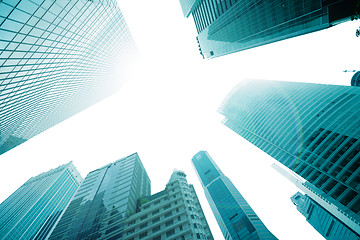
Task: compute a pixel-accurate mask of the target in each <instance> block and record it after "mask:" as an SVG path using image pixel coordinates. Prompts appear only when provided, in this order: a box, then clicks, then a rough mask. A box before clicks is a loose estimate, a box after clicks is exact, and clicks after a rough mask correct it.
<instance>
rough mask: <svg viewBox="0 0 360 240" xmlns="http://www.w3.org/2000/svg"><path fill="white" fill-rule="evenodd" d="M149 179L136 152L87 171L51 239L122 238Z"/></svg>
mask: <svg viewBox="0 0 360 240" xmlns="http://www.w3.org/2000/svg"><path fill="white" fill-rule="evenodd" d="M147 195H150V179H149V177H148V175H147V173H146V170H145V168H144V166H143V165H142V163H141V160H140V158H139V156H138V154H137V153H135V154H132V155H130V156H128V157H125V158H122V159H120V160H117V161H116V162H114V163H110V164H108V165H106V166H104V167H101V168H99V169H96V170H94V171H92V172H90V173H89V174H88V175H87V176H86V178H85V180H84V182H83V183H82V184H81V186H80V188H79V190H78V191H77V192H76V194H75V196H74V198H73V199H72V200H71V202H70V204H69V207H68V208H67V209H66V211H65V213H64V215H63V216H62V218H61V220H60V221H59V223H58V224H57V225H56V228H55V229H54V231H53V232H52V234H51V236H50V239H56V240H59V239H74V240H75V239H82V240H83V239H121V237H122V235H123V229H124V221H125V220H126V218H127V217H128V216H129V215H130V214H131V213H134V212H135V210H136V203H137V200H138V199H139V198H141V197H143V196H147Z"/></svg>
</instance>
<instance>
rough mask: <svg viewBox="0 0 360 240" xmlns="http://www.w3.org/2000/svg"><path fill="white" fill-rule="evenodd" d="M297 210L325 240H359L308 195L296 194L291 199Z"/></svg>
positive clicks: (358, 237)
mask: <svg viewBox="0 0 360 240" xmlns="http://www.w3.org/2000/svg"><path fill="white" fill-rule="evenodd" d="M291 201H292V202H293V203H294V204H295V205H296V208H297V210H298V211H299V212H300V213H301V214H302V215H304V217H306V221H308V222H309V223H310V224H311V225H312V226H313V227H314V228H315V229H316V230H317V231H318V232H319V233H320V234H321V235H322V236H323V237H324V238H325V239H326V240H339V239H342V240H360V235H359V234H357V233H355V232H354V231H352V230H351V229H349V228H348V227H347V226H346V225H345V224H344V223H342V222H341V221H340V220H339V219H338V218H336V217H334V216H333V215H332V214H331V213H330V212H328V211H327V210H326V209H324V208H323V207H321V206H320V205H319V204H318V203H317V202H316V201H314V200H313V199H312V198H310V197H309V196H308V195H303V194H301V193H300V192H297V193H296V194H295V195H293V196H292V197H291Z"/></svg>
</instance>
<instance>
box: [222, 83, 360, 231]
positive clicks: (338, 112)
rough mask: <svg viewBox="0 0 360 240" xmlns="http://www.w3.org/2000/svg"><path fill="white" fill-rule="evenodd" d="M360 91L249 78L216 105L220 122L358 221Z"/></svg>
mask: <svg viewBox="0 0 360 240" xmlns="http://www.w3.org/2000/svg"><path fill="white" fill-rule="evenodd" d="M359 96H360V90H359V89H358V88H356V87H350V86H335V85H322V84H311V83H295V82H277V81H262V80H248V81H243V82H242V83H240V84H239V85H238V86H237V87H235V88H234V89H233V90H232V91H231V92H230V94H229V95H228V96H227V97H226V99H225V100H224V102H223V104H222V105H221V106H220V109H219V112H220V113H221V114H222V115H224V117H225V118H224V120H223V123H224V125H226V126H227V127H229V128H230V129H231V130H233V131H234V132H236V133H238V134H239V135H240V136H242V137H244V138H245V139H246V140H248V141H249V142H250V143H252V144H254V145H255V146H257V147H258V148H260V149H261V150H263V151H264V152H266V153H267V154H269V155H270V156H271V157H273V158H274V159H276V160H277V161H279V162H280V163H282V164H283V165H284V166H286V167H287V168H288V169H290V170H292V171H293V172H295V173H297V174H298V175H299V176H301V177H302V178H304V179H306V180H307V181H308V183H310V184H311V185H312V187H311V190H312V191H313V192H315V193H316V194H317V195H319V196H321V197H322V198H324V199H325V200H326V201H328V202H330V203H331V204H333V205H335V206H336V207H337V209H338V211H341V212H343V213H344V214H345V215H346V216H347V217H348V218H351V219H352V221H353V222H354V223H356V224H357V225H360V140H359V139H360V128H359V127H360V122H359V121H358V120H359V118H358V116H359V114H360V103H359V102H358V101H357V99H358V98H359Z"/></svg>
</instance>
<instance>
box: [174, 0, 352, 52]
mask: <svg viewBox="0 0 360 240" xmlns="http://www.w3.org/2000/svg"><path fill="white" fill-rule="evenodd" d="M180 4H181V7H182V10H183V13H184V16H186V17H189V16H190V15H192V17H193V19H194V22H195V26H196V30H197V33H198V36H197V41H198V44H199V47H200V53H201V55H203V57H205V58H214V57H219V56H222V55H226V54H229V53H233V52H238V51H242V50H245V49H249V48H253V47H257V46H261V45H264V44H268V43H272V42H276V41H280V40H283V39H287V38H291V37H295V36H299V35H302V34H306V33H310V32H314V31H318V30H321V29H324V28H328V27H330V26H333V25H334V24H337V23H339V22H341V21H344V20H345V19H347V18H349V17H350V16H351V15H352V14H353V10H354V9H355V8H354V7H355V6H354V1H349V0H334V1H326V0H302V1H288V0H276V1H263V0H251V1H249V0H246V1H245V0H226V1H225V0H224V1H219V0H180Z"/></svg>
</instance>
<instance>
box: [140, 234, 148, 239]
mask: <svg viewBox="0 0 360 240" xmlns="http://www.w3.org/2000/svg"><path fill="white" fill-rule="evenodd" d="M146 236H147V232H143V233H141V234H140V235H139V239H141V238H144V237H146Z"/></svg>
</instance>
